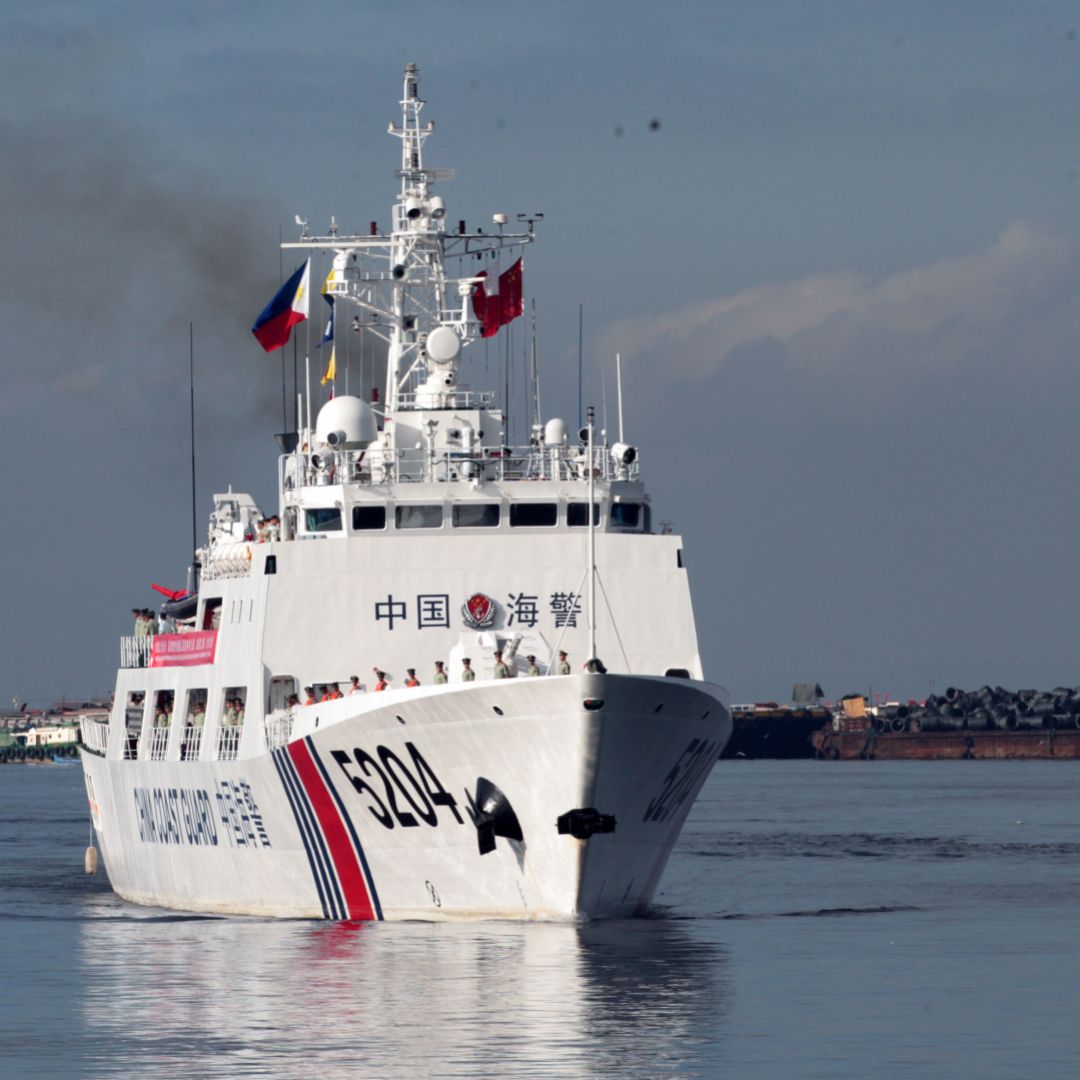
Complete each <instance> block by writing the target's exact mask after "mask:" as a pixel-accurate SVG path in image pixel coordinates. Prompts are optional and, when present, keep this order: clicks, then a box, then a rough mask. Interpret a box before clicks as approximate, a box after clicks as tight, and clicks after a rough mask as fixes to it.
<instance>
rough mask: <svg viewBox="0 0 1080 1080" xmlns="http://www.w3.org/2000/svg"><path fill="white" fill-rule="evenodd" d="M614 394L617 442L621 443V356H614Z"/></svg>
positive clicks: (617, 354)
mask: <svg viewBox="0 0 1080 1080" xmlns="http://www.w3.org/2000/svg"><path fill="white" fill-rule="evenodd" d="M615 393H616V396H617V397H618V401H619V442H622V441H623V423H622V354H621V353H616V354H615Z"/></svg>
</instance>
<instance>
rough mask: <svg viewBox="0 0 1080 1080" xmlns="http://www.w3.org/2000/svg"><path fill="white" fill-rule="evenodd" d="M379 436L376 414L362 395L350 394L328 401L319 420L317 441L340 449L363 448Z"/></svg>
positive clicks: (316, 424) (317, 423) (319, 443)
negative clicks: (359, 396) (353, 395)
mask: <svg viewBox="0 0 1080 1080" xmlns="http://www.w3.org/2000/svg"><path fill="white" fill-rule="evenodd" d="M378 436H379V432H378V426H377V425H376V423H375V413H374V412H372V409H371V406H370V405H369V404H368V403H367V402H366V401H364V400H363V399H362V398H358V397H352V396H350V395H348V394H345V395H343V396H342V397H336V398H334V399H333V400H332V401H328V402H327V403H326V404H325V405H324V406H323V407H322V408H321V409H320V410H319V417H318V419H317V420H316V421H315V443H316V445H318V446H333V447H335V448H336V449H345V450H363V449H365V448H366V447H367V446H369V445H370V444H371V443H373V442H374V441H375V440H376V439H377V438H378Z"/></svg>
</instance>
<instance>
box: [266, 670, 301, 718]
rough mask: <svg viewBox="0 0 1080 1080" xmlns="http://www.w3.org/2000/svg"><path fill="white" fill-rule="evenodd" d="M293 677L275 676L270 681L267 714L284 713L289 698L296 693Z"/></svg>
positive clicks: (294, 677)
mask: <svg viewBox="0 0 1080 1080" xmlns="http://www.w3.org/2000/svg"><path fill="white" fill-rule="evenodd" d="M296 685H297V684H296V676H295V675H275V676H274V677H273V678H272V679H271V680H270V708H269V709H268V710H267V712H284V711H285V710H286V709H287V708H288V707H289V697H290V695H292V694H296V693H298V690H297V688H296Z"/></svg>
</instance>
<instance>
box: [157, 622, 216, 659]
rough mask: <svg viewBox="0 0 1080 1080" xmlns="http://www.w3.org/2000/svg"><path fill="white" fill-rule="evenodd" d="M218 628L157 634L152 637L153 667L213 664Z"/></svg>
mask: <svg viewBox="0 0 1080 1080" xmlns="http://www.w3.org/2000/svg"><path fill="white" fill-rule="evenodd" d="M217 636H218V632H217V631H216V630H196V631H193V632H192V633H190V634H157V635H156V636H155V637H153V638H152V639H151V641H152V644H151V646H150V666H151V667H191V666H192V665H194V664H212V663H213V662H214V650H215V649H216V648H217Z"/></svg>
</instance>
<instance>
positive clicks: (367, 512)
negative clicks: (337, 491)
mask: <svg viewBox="0 0 1080 1080" xmlns="http://www.w3.org/2000/svg"><path fill="white" fill-rule="evenodd" d="M352 527H353V531H354V532H364V531H367V530H371V529H385V528H386V507H385V506H354V507H353V508H352Z"/></svg>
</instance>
